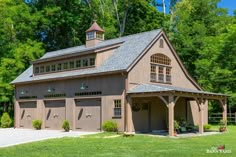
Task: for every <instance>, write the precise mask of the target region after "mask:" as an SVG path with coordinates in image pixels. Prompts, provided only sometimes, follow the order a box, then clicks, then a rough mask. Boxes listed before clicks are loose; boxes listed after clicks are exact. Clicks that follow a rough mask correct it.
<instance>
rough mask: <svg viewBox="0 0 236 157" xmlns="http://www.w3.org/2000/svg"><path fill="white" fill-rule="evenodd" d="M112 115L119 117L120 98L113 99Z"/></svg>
mask: <svg viewBox="0 0 236 157" xmlns="http://www.w3.org/2000/svg"><path fill="white" fill-rule="evenodd" d="M114 117H121V100H120V99H116V100H114Z"/></svg>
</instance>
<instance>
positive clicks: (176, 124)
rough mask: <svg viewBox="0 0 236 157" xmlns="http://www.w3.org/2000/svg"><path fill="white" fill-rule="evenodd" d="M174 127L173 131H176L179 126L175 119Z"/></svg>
mask: <svg viewBox="0 0 236 157" xmlns="http://www.w3.org/2000/svg"><path fill="white" fill-rule="evenodd" d="M174 128H175V131H177V130H178V129H179V128H180V126H179V122H178V121H177V120H175V121H174Z"/></svg>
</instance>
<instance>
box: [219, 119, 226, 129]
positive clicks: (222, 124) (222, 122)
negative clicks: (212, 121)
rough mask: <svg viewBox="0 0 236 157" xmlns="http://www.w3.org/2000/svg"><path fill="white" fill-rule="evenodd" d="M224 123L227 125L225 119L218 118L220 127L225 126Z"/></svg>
mask: <svg viewBox="0 0 236 157" xmlns="http://www.w3.org/2000/svg"><path fill="white" fill-rule="evenodd" d="M226 125H227V121H226V120H223V119H221V120H220V126H222V127H226Z"/></svg>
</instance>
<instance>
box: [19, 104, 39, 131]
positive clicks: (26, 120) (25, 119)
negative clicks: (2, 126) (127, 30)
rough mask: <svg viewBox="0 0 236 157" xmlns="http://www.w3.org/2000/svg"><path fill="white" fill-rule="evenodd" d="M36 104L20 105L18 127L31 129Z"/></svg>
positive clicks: (34, 117)
mask: <svg viewBox="0 0 236 157" xmlns="http://www.w3.org/2000/svg"><path fill="white" fill-rule="evenodd" d="M36 109H37V106H36V102H21V103H20V127H23V128H32V120H34V119H36Z"/></svg>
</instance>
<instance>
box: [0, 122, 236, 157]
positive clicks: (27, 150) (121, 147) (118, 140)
mask: <svg viewBox="0 0 236 157" xmlns="http://www.w3.org/2000/svg"><path fill="white" fill-rule="evenodd" d="M116 135H117V134H114V133H100V134H95V135H88V136H83V137H82V138H61V139H52V140H46V141H41V142H33V143H28V144H22V145H18V146H13V147H8V148H1V149H0V156H4V157H8V156H9V157H14V156H17V157H20V156H22V157H28V156H33V157H39V156H40V157H54V156H55V157H73V156H75V157H82V156H86V157H93V156H96V157H146V156H147V157H152V156H153V157H157V156H161V157H164V156H167V157H171V156H172V157H185V156H186V157H189V156H190V157H199V156H201V157H202V156H206V157H211V156H212V157H218V156H227V157H228V156H232V157H233V156H236V153H235V149H236V126H229V127H228V132H226V133H224V134H218V135H210V136H202V137H191V138H168V137H166V138H163V137H153V136H146V135H135V136H134V137H122V136H119V137H117V136H116ZM108 137H111V138H108ZM0 140H1V139H0ZM219 145H225V147H226V150H231V151H232V153H230V154H221V153H214V154H208V153H206V151H207V149H211V147H217V146H219Z"/></svg>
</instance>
